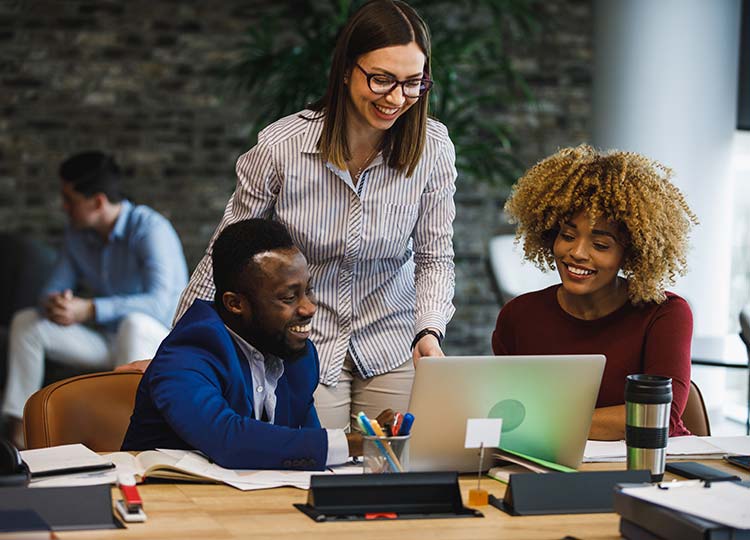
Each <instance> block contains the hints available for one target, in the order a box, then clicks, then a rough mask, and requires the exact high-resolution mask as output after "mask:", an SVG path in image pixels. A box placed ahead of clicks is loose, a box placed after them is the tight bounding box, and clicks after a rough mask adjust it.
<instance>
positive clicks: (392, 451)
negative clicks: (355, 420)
mask: <svg viewBox="0 0 750 540" xmlns="http://www.w3.org/2000/svg"><path fill="white" fill-rule="evenodd" d="M410 438H411V436H410V435H400V436H396V437H381V436H377V435H365V436H363V440H362V454H363V456H364V460H363V462H362V466H363V470H362V472H364V473H365V474H368V473H395V472H407V471H408V470H409V439H410Z"/></svg>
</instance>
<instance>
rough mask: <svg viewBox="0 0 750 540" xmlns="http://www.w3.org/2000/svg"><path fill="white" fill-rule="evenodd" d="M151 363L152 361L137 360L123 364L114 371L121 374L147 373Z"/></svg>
mask: <svg viewBox="0 0 750 540" xmlns="http://www.w3.org/2000/svg"><path fill="white" fill-rule="evenodd" d="M150 363H151V360H135V361H134V362H130V363H129V364H123V365H121V366H117V367H116V368H115V369H114V371H119V372H120V373H124V372H128V371H135V372H137V373H145V371H146V368H147V367H148V365H149V364H150Z"/></svg>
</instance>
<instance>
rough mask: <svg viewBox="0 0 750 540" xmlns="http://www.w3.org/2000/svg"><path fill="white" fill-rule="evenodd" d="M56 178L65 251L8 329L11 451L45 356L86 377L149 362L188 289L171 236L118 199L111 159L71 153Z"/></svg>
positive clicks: (152, 217)
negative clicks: (82, 370)
mask: <svg viewBox="0 0 750 540" xmlns="http://www.w3.org/2000/svg"><path fill="white" fill-rule="evenodd" d="M60 177H61V179H62V198H63V208H64V209H65V212H66V213H67V214H68V218H69V226H68V227H67V229H66V231H65V238H64V242H63V247H62V251H61V253H60V256H59V258H58V261H57V263H56V266H55V269H54V271H53V273H52V277H51V278H50V280H49V282H48V283H47V284H46V286H45V287H44V289H43V292H42V297H41V298H40V307H39V308H38V309H37V308H30V309H25V310H21V311H19V312H18V313H16V314H15V315H14V317H13V321H12V323H11V331H10V340H9V343H10V344H9V350H8V379H7V382H6V388H5V400H4V403H3V409H2V410H3V413H4V414H5V415H6V416H7V417H8V420H9V428H10V435H11V437H12V438H13V439H14V442H17V443H20V442H21V441H20V437H19V434H20V426H21V422H20V419H21V417H22V416H23V407H24V404H25V403H26V400H27V399H28V397H29V396H30V395H31V394H32V393H34V392H35V391H36V390H38V389H39V388H40V387H41V384H42V382H43V378H44V359H45V357H46V358H50V359H53V360H55V361H57V362H61V363H65V364H70V365H76V366H85V367H86V368H89V369H90V368H101V369H110V368H112V367H114V366H116V365H118V364H124V363H128V362H131V361H134V360H141V359H144V358H151V357H152V356H153V355H154V353H155V352H156V349H157V347H158V346H159V343H161V340H162V339H164V337H165V336H166V335H167V333H168V332H169V325H170V321H171V319H172V317H173V315H174V311H175V308H176V306H177V301H178V299H179V295H180V292H181V291H182V289H183V288H184V287H185V285H186V283H187V266H186V263H185V256H184V255H183V252H182V245H181V244H180V239H179V237H178V236H177V233H176V232H175V230H174V228H173V227H172V225H171V224H170V223H169V221H168V220H167V219H166V218H164V217H163V216H161V215H160V214H158V213H157V212H156V211H154V210H153V209H151V208H149V207H147V206H135V205H133V204H132V203H130V202H129V201H128V200H126V199H125V198H124V197H123V194H122V192H121V187H120V174H119V168H118V167H117V165H116V163H115V162H114V160H113V159H112V158H111V157H110V156H107V155H105V154H103V153H101V152H98V151H92V152H83V153H80V154H76V155H74V156H72V157H70V158H69V159H67V160H66V161H65V162H63V164H62V165H61V166H60Z"/></svg>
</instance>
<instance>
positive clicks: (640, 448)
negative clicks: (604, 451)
mask: <svg viewBox="0 0 750 540" xmlns="http://www.w3.org/2000/svg"><path fill="white" fill-rule="evenodd" d="M671 405H672V379H670V378H669V377H660V376H658V375H628V377H627V379H626V381H625V444H626V445H627V458H628V469H648V470H650V471H651V481H652V482H660V481H661V479H662V478H663V477H664V464H665V461H666V457H667V441H668V439H669V411H670V408H671Z"/></svg>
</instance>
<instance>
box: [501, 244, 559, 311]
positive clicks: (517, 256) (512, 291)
mask: <svg viewBox="0 0 750 540" xmlns="http://www.w3.org/2000/svg"><path fill="white" fill-rule="evenodd" d="M515 238H516V237H515V235H514V234H501V235H498V236H494V237H492V238H491V239H490V242H489V246H488V254H489V257H488V263H489V268H490V272H491V274H492V278H493V280H494V283H495V287H496V289H495V290H496V293H497V296H498V302H499V303H500V305H505V304H506V303H507V302H508V301H510V300H512V299H513V298H515V297H516V296H518V295H519V294H523V293H527V292H531V291H538V290H539V289H544V288H545V287H549V286H550V285H554V284H555V283H559V282H560V277H559V276H558V274H557V272H542V271H541V270H539V268H537V267H536V266H534V264H533V263H531V262H528V261H526V260H525V259H524V257H523V248H522V247H521V246H520V245H516V244H515Z"/></svg>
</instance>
